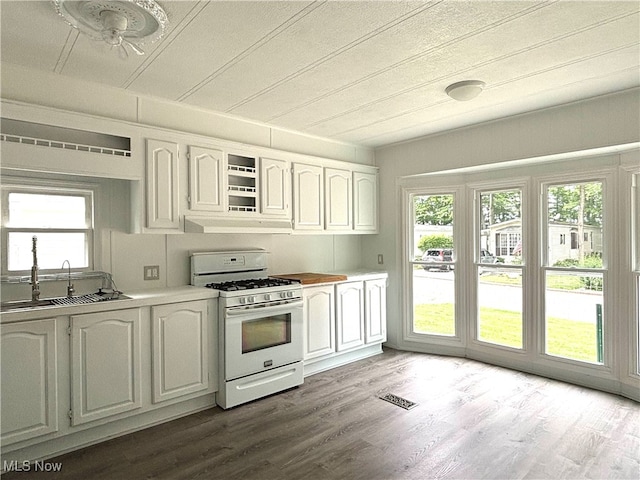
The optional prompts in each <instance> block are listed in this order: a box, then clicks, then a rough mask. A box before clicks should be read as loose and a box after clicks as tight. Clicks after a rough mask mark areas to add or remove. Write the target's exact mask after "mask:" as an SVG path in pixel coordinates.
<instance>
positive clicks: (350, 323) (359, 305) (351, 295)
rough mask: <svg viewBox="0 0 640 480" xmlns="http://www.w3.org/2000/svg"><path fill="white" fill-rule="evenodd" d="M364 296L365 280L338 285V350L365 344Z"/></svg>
mask: <svg viewBox="0 0 640 480" xmlns="http://www.w3.org/2000/svg"><path fill="white" fill-rule="evenodd" d="M363 297H364V285H363V282H347V283H339V284H338V285H336V328H337V351H338V352H341V351H343V350H348V349H350V348H353V347H358V346H360V345H364V298H363Z"/></svg>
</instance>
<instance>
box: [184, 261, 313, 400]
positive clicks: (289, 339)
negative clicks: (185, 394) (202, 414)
mask: <svg viewBox="0 0 640 480" xmlns="http://www.w3.org/2000/svg"><path fill="white" fill-rule="evenodd" d="M191 284H192V285H195V286H202V287H208V288H214V289H216V290H219V291H220V298H219V309H218V312H219V351H220V356H219V363H220V385H219V390H218V394H217V403H218V405H220V406H221V407H222V408H225V409H226V408H231V407H234V406H236V405H240V404H242V403H246V402H249V401H251V400H255V399H257V398H261V397H264V396H266V395H270V394H272V393H276V392H279V391H282V390H286V389H288V388H292V387H295V386H298V385H301V384H302V383H303V381H304V377H303V367H302V356H303V337H302V336H303V323H302V287H301V285H300V284H299V283H297V282H293V281H291V280H282V279H275V278H269V277H267V252H265V251H264V250H258V249H256V250H246V251H214V252H197V253H193V254H192V255H191Z"/></svg>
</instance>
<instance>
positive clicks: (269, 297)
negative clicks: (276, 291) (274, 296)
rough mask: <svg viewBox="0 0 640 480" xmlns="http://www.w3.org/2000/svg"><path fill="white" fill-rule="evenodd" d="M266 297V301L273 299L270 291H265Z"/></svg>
mask: <svg viewBox="0 0 640 480" xmlns="http://www.w3.org/2000/svg"><path fill="white" fill-rule="evenodd" d="M264 299H265V300H266V301H269V300H271V295H269V294H268V293H265V294H264Z"/></svg>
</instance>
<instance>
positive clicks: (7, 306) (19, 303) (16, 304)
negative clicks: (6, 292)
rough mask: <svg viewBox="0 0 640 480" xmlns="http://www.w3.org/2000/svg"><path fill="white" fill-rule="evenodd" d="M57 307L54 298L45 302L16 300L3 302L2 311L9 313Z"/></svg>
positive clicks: (0, 308) (0, 306)
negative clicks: (11, 311) (24, 309)
mask: <svg viewBox="0 0 640 480" xmlns="http://www.w3.org/2000/svg"><path fill="white" fill-rule="evenodd" d="M52 305H55V303H53V299H52V298H47V299H45V300H15V301H11V302H2V303H1V304H0V310H2V311H3V312H7V311H10V310H21V309H23V308H38V307H50V306H52Z"/></svg>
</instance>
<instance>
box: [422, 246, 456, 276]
mask: <svg viewBox="0 0 640 480" xmlns="http://www.w3.org/2000/svg"><path fill="white" fill-rule="evenodd" d="M422 261H423V262H428V265H422V268H424V269H425V270H431V269H438V270H445V271H448V270H452V269H453V265H442V263H443V262H452V261H453V250H452V249H451V248H430V249H428V250H427V251H426V252H424V255H422Z"/></svg>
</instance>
